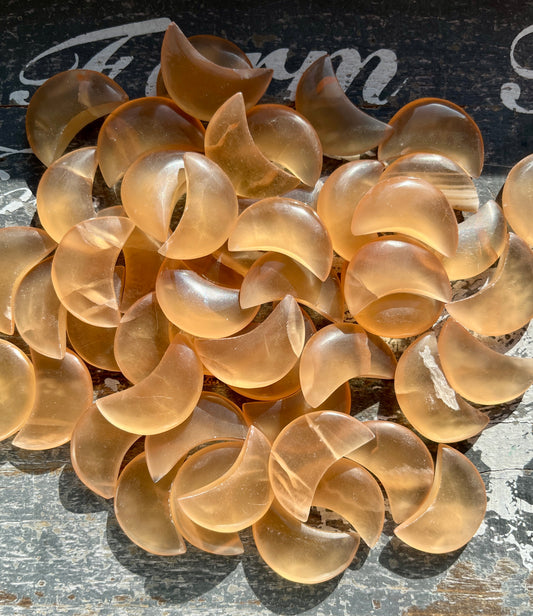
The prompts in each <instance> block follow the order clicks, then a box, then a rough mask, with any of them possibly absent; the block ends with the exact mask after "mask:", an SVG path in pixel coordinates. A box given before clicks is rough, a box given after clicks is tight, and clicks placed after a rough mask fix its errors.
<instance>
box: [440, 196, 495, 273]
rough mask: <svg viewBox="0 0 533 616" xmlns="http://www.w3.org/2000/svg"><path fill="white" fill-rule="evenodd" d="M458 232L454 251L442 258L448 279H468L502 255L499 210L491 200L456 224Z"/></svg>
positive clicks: (482, 270)
mask: <svg viewBox="0 0 533 616" xmlns="http://www.w3.org/2000/svg"><path fill="white" fill-rule="evenodd" d="M458 231H459V243H458V245H457V252H456V253H455V254H454V255H453V256H452V257H444V258H443V259H442V264H443V265H444V269H445V270H446V272H447V274H448V277H449V278H450V280H460V279H464V278H472V277H473V276H477V275H478V274H481V273H482V272H484V271H485V270H486V269H488V268H489V267H490V266H491V265H492V264H493V263H494V262H495V261H496V259H497V258H498V257H499V256H500V255H501V254H502V252H503V250H504V248H505V245H506V241H507V225H506V224H505V219H504V217H503V213H502V210H501V208H500V206H499V205H498V204H497V203H496V201H493V200H492V199H489V201H487V203H485V205H483V206H482V207H481V208H479V210H478V211H477V212H476V213H475V214H472V215H471V216H469V217H468V218H465V220H463V222H461V223H459V226H458Z"/></svg>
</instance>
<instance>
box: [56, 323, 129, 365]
mask: <svg viewBox="0 0 533 616" xmlns="http://www.w3.org/2000/svg"><path fill="white" fill-rule="evenodd" d="M116 331H117V328H116V327H98V326H96V325H90V324H89V323H86V322H85V321H81V320H80V319H77V318H76V317H75V316H74V315H73V314H71V313H69V314H68V316H67V333H68V339H69V341H70V344H71V345H72V348H73V349H74V350H75V351H76V353H78V355H79V356H80V357H81V358H82V359H84V360H85V361H86V362H87V363H88V364H91V366H96V367H97V368H101V369H102V370H109V371H110V372H119V371H120V368H119V367H118V364H117V362H116V359H115V353H114V344H115V335H116Z"/></svg>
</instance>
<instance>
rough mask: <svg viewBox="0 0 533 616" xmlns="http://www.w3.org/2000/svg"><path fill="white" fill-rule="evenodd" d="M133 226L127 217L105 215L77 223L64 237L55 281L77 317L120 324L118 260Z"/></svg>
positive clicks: (55, 263) (101, 323) (104, 324)
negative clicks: (116, 276)
mask: <svg viewBox="0 0 533 616" xmlns="http://www.w3.org/2000/svg"><path fill="white" fill-rule="evenodd" d="M133 229H134V224H133V223H132V222H131V221H130V220H129V219H127V218H123V217H120V216H104V217H102V218H91V219H89V220H87V221H84V222H81V223H78V224H77V225H75V226H74V227H72V228H71V229H70V230H69V231H68V232H67V233H66V234H65V235H64V236H63V239H62V240H61V242H60V244H59V246H58V247H57V250H56V253H55V255H54V261H53V264H52V281H53V283H54V288H55V290H56V293H57V295H58V297H59V299H60V300H61V303H62V304H63V305H64V306H65V307H66V308H67V310H68V311H69V312H72V314H74V315H75V316H76V317H78V319H81V320H82V321H86V322H87V323H89V324H91V325H97V326H100V327H114V326H117V325H118V323H119V321H120V316H121V315H120V312H119V301H118V298H117V296H116V291H115V285H114V270H115V263H116V260H117V257H118V255H119V253H120V251H121V250H122V247H123V246H124V244H125V243H126V241H127V239H128V237H129V236H130V234H131V232H132V231H133Z"/></svg>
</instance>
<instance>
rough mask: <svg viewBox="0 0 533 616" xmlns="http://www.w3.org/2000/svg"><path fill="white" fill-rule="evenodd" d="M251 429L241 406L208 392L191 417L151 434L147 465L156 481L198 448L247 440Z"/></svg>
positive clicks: (147, 446)
mask: <svg viewBox="0 0 533 616" xmlns="http://www.w3.org/2000/svg"><path fill="white" fill-rule="evenodd" d="M247 431H248V426H247V425H246V422H245V421H244V418H243V416H242V413H241V412H240V410H239V407H238V406H237V405H236V404H234V403H233V402H231V400H228V398H225V397H224V396H221V395H220V394H216V393H213V392H208V391H204V392H202V395H201V396H200V399H199V400H198V402H197V404H196V406H195V407H194V409H193V411H192V413H191V414H190V415H189V417H188V418H187V419H186V420H185V421H184V422H183V423H181V424H180V425H179V426H176V427H175V428H172V430H168V431H167V432H161V433H160V434H150V435H148V436H147V437H146V440H145V451H146V463H147V464H148V469H149V471H150V475H151V476H152V479H153V480H154V481H159V480H160V479H161V477H163V476H164V475H166V474H167V473H168V472H169V471H170V469H171V468H172V467H173V466H174V465H175V464H177V463H178V462H179V460H181V459H182V458H184V457H185V456H186V455H187V454H188V453H189V451H192V450H193V449H195V448H196V447H198V446H200V445H202V444H204V443H207V442H209V441H216V440H233V439H241V440H244V439H245V438H246V433H247Z"/></svg>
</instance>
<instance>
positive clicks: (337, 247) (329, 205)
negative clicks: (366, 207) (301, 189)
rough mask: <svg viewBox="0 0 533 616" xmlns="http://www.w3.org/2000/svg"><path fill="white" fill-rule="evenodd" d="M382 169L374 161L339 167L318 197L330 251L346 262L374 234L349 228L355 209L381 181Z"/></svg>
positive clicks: (378, 163)
mask: <svg viewBox="0 0 533 616" xmlns="http://www.w3.org/2000/svg"><path fill="white" fill-rule="evenodd" d="M383 169H384V166H383V164H382V163H380V162H379V161H377V160H356V161H353V162H350V163H345V164H344V165H341V166H340V167H338V168H337V169H335V171H334V172H333V173H332V174H331V175H330V176H329V177H328V178H327V180H326V181H325V182H324V186H323V187H322V190H321V191H320V193H319V195H318V200H317V213H318V215H319V216H320V220H322V222H323V223H324V226H325V227H326V229H327V230H328V233H329V235H330V237H331V243H332V245H333V250H334V251H335V252H336V253H337V254H339V255H340V256H341V257H342V258H343V259H346V261H349V260H350V259H351V258H352V257H353V255H354V254H355V253H356V251H357V250H358V249H359V248H360V247H361V246H362V245H363V244H365V243H366V242H368V241H370V240H372V239H375V238H377V234H369V235H360V234H359V233H357V232H356V230H355V231H354V233H356V235H354V234H353V233H352V232H351V230H350V228H351V224H352V218H353V213H354V210H355V208H356V206H357V204H358V203H359V201H360V200H361V199H362V197H363V196H364V195H365V193H367V192H368V191H369V190H370V189H371V188H372V187H373V186H374V185H375V184H376V183H377V182H378V180H379V179H380V176H381V173H382V172H383Z"/></svg>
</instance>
